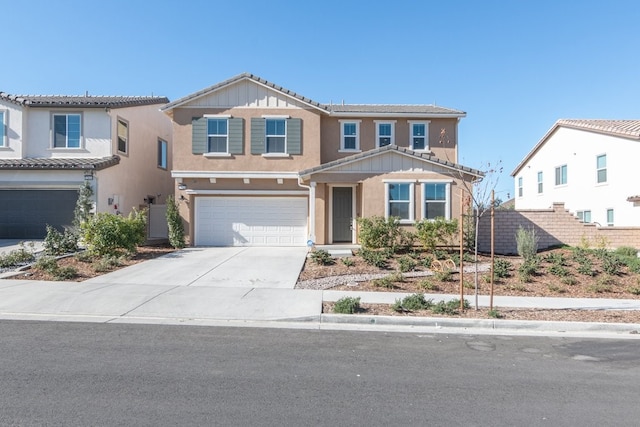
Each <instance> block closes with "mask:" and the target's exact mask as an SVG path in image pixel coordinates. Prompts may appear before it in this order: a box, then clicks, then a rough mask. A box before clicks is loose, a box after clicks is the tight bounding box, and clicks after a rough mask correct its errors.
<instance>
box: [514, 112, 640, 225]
mask: <svg viewBox="0 0 640 427" xmlns="http://www.w3.org/2000/svg"><path fill="white" fill-rule="evenodd" d="M638 158H640V120H558V121H557V122H556V123H555V124H554V125H553V127H551V129H550V130H549V131H548V132H547V133H546V134H545V135H544V136H543V137H542V139H541V140H540V141H539V142H538V143H537V144H536V145H535V147H534V148H533V149H532V150H531V152H529V154H527V156H526V157H525V158H524V159H523V160H522V162H520V164H519V165H518V166H517V167H516V168H515V169H514V171H513V172H512V173H511V175H512V176H513V177H514V179H515V207H516V209H517V210H522V209H547V208H550V207H551V206H552V204H553V203H554V202H557V203H560V202H563V203H564V204H565V208H566V209H568V210H569V211H570V212H572V213H573V214H574V215H576V216H577V217H578V218H579V219H580V220H581V221H583V222H592V223H596V224H598V225H601V226H640V196H639V194H640V186H639V184H638V182H639V181H640V171H639V170H638V169H637V167H638V166H637V163H638V162H637V159H638Z"/></svg>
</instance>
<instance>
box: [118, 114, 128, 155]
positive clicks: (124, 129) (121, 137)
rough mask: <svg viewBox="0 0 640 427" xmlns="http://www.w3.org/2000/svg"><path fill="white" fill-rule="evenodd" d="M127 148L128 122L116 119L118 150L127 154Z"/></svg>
mask: <svg viewBox="0 0 640 427" xmlns="http://www.w3.org/2000/svg"><path fill="white" fill-rule="evenodd" d="M128 150H129V122H127V121H126V120H124V119H120V118H119V119H118V151H119V152H121V153H124V154H127V153H128Z"/></svg>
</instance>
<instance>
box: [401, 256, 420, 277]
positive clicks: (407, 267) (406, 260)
mask: <svg viewBox="0 0 640 427" xmlns="http://www.w3.org/2000/svg"><path fill="white" fill-rule="evenodd" d="M398 265H399V268H400V271H401V272H403V273H406V272H407V271H413V270H415V268H416V266H417V265H418V263H417V262H415V261H414V259H413V258H411V257H410V256H406V255H404V256H401V257H400V258H398Z"/></svg>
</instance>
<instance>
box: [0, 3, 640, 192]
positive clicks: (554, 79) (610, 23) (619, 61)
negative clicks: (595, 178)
mask: <svg viewBox="0 0 640 427" xmlns="http://www.w3.org/2000/svg"><path fill="white" fill-rule="evenodd" d="M0 6H1V10H2V16H3V18H4V19H3V23H2V30H1V32H2V34H3V35H4V37H2V40H3V41H4V43H3V53H4V55H3V60H2V65H3V66H2V67H0V91H3V92H8V93H12V94H65V95H71V94H83V93H84V92H85V91H89V93H91V94H94V95H149V94H155V95H164V96H167V97H169V98H170V99H171V100H174V99H177V98H180V97H182V96H185V95H187V94H189V93H191V92H194V91H196V90H199V89H202V88H204V87H207V86H210V85H212V84H214V83H217V82H219V81H221V80H225V79H227V78H229V77H232V76H234V75H236V74H239V73H242V72H250V73H253V74H256V75H258V76H260V77H263V78H265V79H267V80H270V81H271V82H273V83H276V84H278V85H282V86H284V87H286V88H288V89H291V90H294V91H296V92H298V93H300V94H302V95H304V96H307V97H309V98H311V99H314V100H316V101H318V102H327V103H328V102H330V101H332V102H334V103H336V102H342V101H343V100H344V101H345V102H346V103H376V104H380V103H387V104H394V103H398V104H402V103H406V104H432V103H436V104H438V105H441V106H445V107H450V108H455V109H459V110H463V111H466V112H467V117H466V118H464V119H462V121H461V123H460V140H459V142H460V158H459V161H460V163H462V164H464V165H466V166H471V167H476V168H481V169H483V168H484V167H485V166H486V165H487V164H492V165H493V164H495V163H496V162H498V161H501V162H502V165H503V167H504V172H503V174H502V175H501V177H500V179H499V183H498V186H497V188H496V191H497V197H500V198H502V199H503V200H506V199H507V196H508V195H510V196H512V195H513V181H512V179H511V177H510V176H509V174H510V173H511V171H512V170H513V169H514V168H515V166H516V165H517V164H518V163H519V162H520V160H522V158H523V157H524V156H525V155H526V154H527V153H528V151H529V150H530V149H531V148H532V147H533V146H534V145H535V144H536V143H537V142H538V140H539V139H540V138H541V137H542V136H543V135H544V134H545V133H546V131H547V130H548V129H549V128H550V127H551V126H552V125H553V123H554V122H555V121H556V120H557V119H560V118H609V119H633V118H636V119H637V118H640V117H639V116H640V114H639V112H638V108H639V105H640V55H639V54H638V52H639V51H640V30H639V29H638V22H640V2H638V1H625V0H610V1H607V2H601V1H591V0H585V1H578V0H575V1H562V0H554V1H552V0H537V1H517V0H511V1H508V0H503V1H497V0H490V1H479V0H475V1H474V0H459V1H455V2H452V1H431V0H423V1H415V0H414V1H408V0H396V1H393V2H370V1H349V0H342V1H334V0H324V1H314V2H309V1H300V0H298V1H283V0H270V1H268V2H265V1H243V2H230V1H213V0H211V1H201V0H193V1H189V0H184V1H161V0H156V1H153V2H150V1H142V0H110V1H105V2H97V1H86V0H84V1H71V0H58V1H55V2H53V1H40V0H37V1H29V0H23V1H15V0H0Z"/></svg>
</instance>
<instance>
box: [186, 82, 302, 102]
mask: <svg viewBox="0 0 640 427" xmlns="http://www.w3.org/2000/svg"><path fill="white" fill-rule="evenodd" d="M189 106H191V107H205V108H209V107H212V108H232V107H253V108H306V107H307V105H305V104H303V103H302V102H300V101H297V100H296V99H295V98H293V97H290V96H287V95H286V94H284V93H282V92H278V91H276V90H273V89H270V88H267V87H265V86H262V85H259V84H257V83H255V82H251V81H243V82H238V83H236V84H233V85H231V86H228V87H225V88H220V89H217V90H216V91H215V92H214V93H211V94H209V95H206V96H203V97H201V98H198V99H195V100H192V101H190V102H189Z"/></svg>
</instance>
